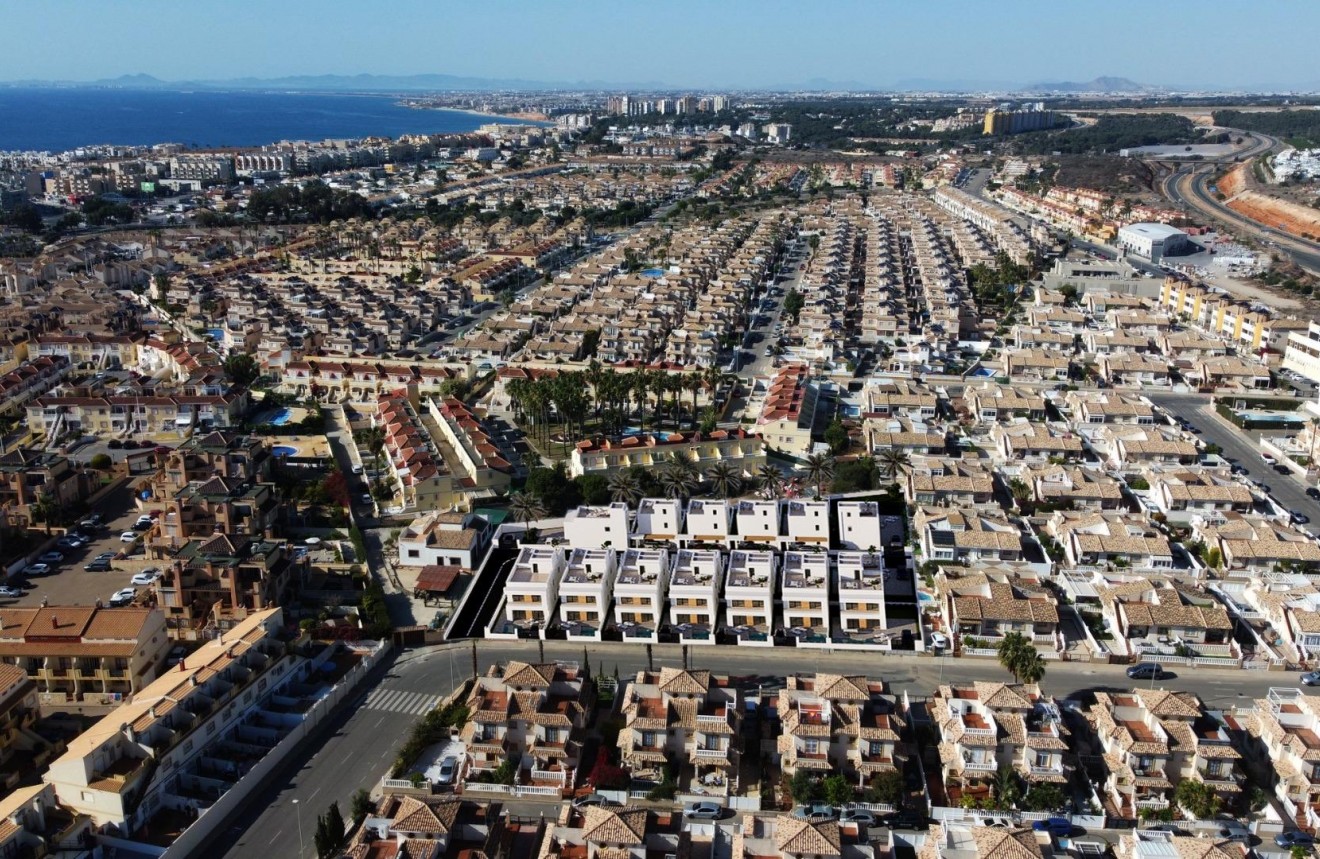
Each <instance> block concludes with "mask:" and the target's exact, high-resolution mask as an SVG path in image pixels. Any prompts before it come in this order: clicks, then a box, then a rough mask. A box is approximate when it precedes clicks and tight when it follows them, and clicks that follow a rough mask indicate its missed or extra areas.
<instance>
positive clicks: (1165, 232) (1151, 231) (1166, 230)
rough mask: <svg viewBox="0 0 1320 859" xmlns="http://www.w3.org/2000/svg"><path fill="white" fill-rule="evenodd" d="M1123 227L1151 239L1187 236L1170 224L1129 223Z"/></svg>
mask: <svg viewBox="0 0 1320 859" xmlns="http://www.w3.org/2000/svg"><path fill="white" fill-rule="evenodd" d="M1123 229H1124V230H1127V231H1129V232H1133V233H1138V234H1139V235H1142V236H1145V237H1147V238H1150V239H1167V238H1171V237H1173V236H1184V237H1185V236H1186V235H1187V234H1186V233H1184V232H1183V231H1182V230H1180V229H1178V228H1177V227H1171V226H1169V225H1168V224H1128V225H1127V226H1126V227H1123Z"/></svg>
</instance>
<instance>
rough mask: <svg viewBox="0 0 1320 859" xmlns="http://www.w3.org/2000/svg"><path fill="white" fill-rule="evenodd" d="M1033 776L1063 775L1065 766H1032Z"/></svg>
mask: <svg viewBox="0 0 1320 859" xmlns="http://www.w3.org/2000/svg"><path fill="white" fill-rule="evenodd" d="M1031 774H1032V775H1063V764H1055V765H1053V766H1047V767H1042V766H1036V765H1035V764H1032V766H1031Z"/></svg>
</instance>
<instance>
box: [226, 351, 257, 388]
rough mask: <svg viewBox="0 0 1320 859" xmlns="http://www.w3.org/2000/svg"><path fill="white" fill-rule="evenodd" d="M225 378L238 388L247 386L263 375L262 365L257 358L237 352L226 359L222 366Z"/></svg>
mask: <svg viewBox="0 0 1320 859" xmlns="http://www.w3.org/2000/svg"><path fill="white" fill-rule="evenodd" d="M222 369H223V370H224V374H225V378H227V379H229V382H230V384H232V385H234V386H235V387H238V388H247V387H249V386H251V384H252V383H253V382H255V381H256V380H257V378H258V377H259V376H260V375H261V366H260V365H259V364H257V359H256V358H253V357H252V356H251V355H248V354H246V353H244V352H235V353H234V354H233V355H230V356H229V357H228V358H226V359H225V363H224V365H223V367H222Z"/></svg>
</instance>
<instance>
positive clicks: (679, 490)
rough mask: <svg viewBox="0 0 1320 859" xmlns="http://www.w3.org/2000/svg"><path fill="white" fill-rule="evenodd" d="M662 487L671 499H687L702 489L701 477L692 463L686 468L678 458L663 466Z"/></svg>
mask: <svg viewBox="0 0 1320 859" xmlns="http://www.w3.org/2000/svg"><path fill="white" fill-rule="evenodd" d="M660 485H661V486H662V487H664V490H665V494H666V495H668V496H669V497H670V498H680V499H685V498H688V497H690V496H691V495H692V493H693V492H696V491H697V489H698V488H700V487H701V477H700V476H699V475H698V474H697V471H696V469H695V468H693V467H692V463H691V462H688V463H687V465H686V466H684V465H683V464H682V460H680V459H678V458H677V457H676V458H674V459H671V460H669V461H668V462H666V463H665V464H664V465H663V466H661V468H660Z"/></svg>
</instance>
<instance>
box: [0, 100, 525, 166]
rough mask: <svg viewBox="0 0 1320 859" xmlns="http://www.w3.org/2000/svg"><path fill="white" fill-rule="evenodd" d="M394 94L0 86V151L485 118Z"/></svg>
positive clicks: (472, 124) (217, 139)
mask: <svg viewBox="0 0 1320 859" xmlns="http://www.w3.org/2000/svg"><path fill="white" fill-rule="evenodd" d="M396 101H398V97H396V96H386V95H347V94H342V93H339V94H321V93H276V92H213V91H209V90H207V91H200V92H166V91H162V90H120V89H17V88H14V89H9V88H0V150H14V149H24V150H32V149H35V150H48V151H52V152H60V151H63V150H66V149H74V148H76V147H79V146H92V145H96V144H101V143H111V144H119V145H128V146H146V145H151V144H154V143H182V144H185V145H188V146H261V145H263V144H266V143H273V142H275V141H277V140H322V139H324V138H327V137H330V138H336V137H365V136H368V135H382V136H385V137H398V136H399V135H402V134H446V133H448V134H453V133H461V132H464V131H475V130H476V128H477V127H478V126H480V125H482V124H484V123H487V122H494V121H495V120H494V119H493V118H489V117H483V116H478V115H475V114H470V113H463V112H461V111H455V110H418V109H416V108H409V107H403V106H401V105H399V104H396ZM499 121H500V122H514V121H515V120H505V119H500V120H499Z"/></svg>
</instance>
